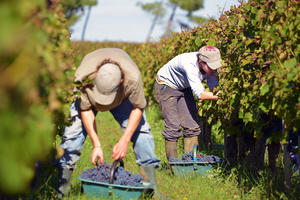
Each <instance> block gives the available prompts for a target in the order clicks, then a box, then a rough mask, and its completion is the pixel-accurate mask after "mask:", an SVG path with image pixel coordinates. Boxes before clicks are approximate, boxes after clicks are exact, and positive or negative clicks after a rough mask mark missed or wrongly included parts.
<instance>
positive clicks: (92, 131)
mask: <svg viewBox="0 0 300 200" xmlns="http://www.w3.org/2000/svg"><path fill="white" fill-rule="evenodd" d="M81 119H82V123H83V125H84V127H85V130H86V132H87V133H88V135H89V136H90V138H91V141H92V143H93V151H92V154H91V160H92V163H93V164H94V165H96V164H97V160H98V159H99V160H100V163H103V161H104V157H103V151H102V148H101V145H100V141H99V138H98V135H97V129H96V121H95V114H94V112H93V111H92V109H89V110H85V111H81Z"/></svg>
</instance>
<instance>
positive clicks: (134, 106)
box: [58, 48, 160, 196]
mask: <svg viewBox="0 0 300 200" xmlns="http://www.w3.org/2000/svg"><path fill="white" fill-rule="evenodd" d="M75 81H76V82H79V83H80V85H81V86H80V87H79V88H78V89H79V90H80V94H81V95H80V98H78V99H77V100H76V101H75V102H74V103H72V105H71V119H72V120H73V123H72V125H71V126H69V127H66V128H65V132H64V136H63V138H62V142H61V147H62V148H63V149H64V155H63V156H62V157H61V158H60V159H59V160H58V167H59V185H58V193H59V194H60V195H61V196H64V195H66V194H67V193H68V191H69V189H70V181H71V177H72V172H73V169H74V168H75V163H76V162H77V161H78V160H79V157H80V152H81V149H82V146H83V143H84V141H85V139H86V136H87V134H88V135H89V136H90V138H91V141H92V144H93V150H92V152H91V161H92V163H93V164H94V165H97V163H98V162H100V163H102V162H103V161H104V156H103V149H102V146H101V143H100V140H99V138H98V135H97V129H96V123H95V116H96V113H97V112H98V111H101V112H103V111H110V112H111V113H112V115H113V116H114V118H115V119H116V120H117V122H118V123H119V124H120V125H121V127H122V128H123V131H124V132H123V135H122V136H121V138H120V139H119V141H118V142H117V143H116V144H115V145H114V147H113V149H112V158H113V159H114V160H118V159H123V158H124V157H125V156H126V154H127V150H128V145H129V142H130V141H131V142H133V149H134V153H135V156H136V163H137V164H138V165H139V167H140V172H141V175H142V176H143V178H144V181H145V182H151V183H153V184H154V188H153V189H154V195H156V194H157V195H158V196H159V195H160V193H159V192H158V190H157V187H156V180H155V171H154V168H156V167H157V166H158V164H159V162H160V160H159V159H158V158H157V157H156V155H155V152H154V140H153V136H152V134H151V132H150V125H149V124H148V122H147V119H146V115H145V111H144V108H145V107H146V99H145V96H144V90H143V83H142V77H141V75H140V71H139V69H138V67H137V65H136V64H135V63H134V62H133V61H132V59H131V58H130V57H129V55H128V54H127V53H126V52H124V51H123V50H121V49H117V48H103V49H98V50H95V51H93V52H91V53H89V54H87V55H86V56H85V57H84V58H83V60H82V62H81V64H80V66H79V67H78V69H77V70H76V73H75ZM112 134H113V133H112Z"/></svg>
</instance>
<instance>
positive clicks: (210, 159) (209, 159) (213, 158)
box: [169, 151, 223, 163]
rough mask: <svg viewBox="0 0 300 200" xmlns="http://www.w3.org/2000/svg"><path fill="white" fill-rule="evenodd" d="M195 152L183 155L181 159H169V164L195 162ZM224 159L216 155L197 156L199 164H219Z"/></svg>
mask: <svg viewBox="0 0 300 200" xmlns="http://www.w3.org/2000/svg"><path fill="white" fill-rule="evenodd" d="M193 161H194V159H193V151H190V152H187V153H184V154H182V156H181V158H173V157H170V158H169V162H193ZM222 161H223V160H222V158H219V157H218V156H214V155H204V154H202V153H200V154H197V162H210V163H215V162H216V163H217V162H222Z"/></svg>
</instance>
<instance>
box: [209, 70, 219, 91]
mask: <svg viewBox="0 0 300 200" xmlns="http://www.w3.org/2000/svg"><path fill="white" fill-rule="evenodd" d="M206 81H207V85H208V87H209V89H210V90H211V91H212V90H213V89H214V88H215V87H217V86H218V85H219V80H218V77H217V73H216V72H214V73H213V74H210V75H207V77H206Z"/></svg>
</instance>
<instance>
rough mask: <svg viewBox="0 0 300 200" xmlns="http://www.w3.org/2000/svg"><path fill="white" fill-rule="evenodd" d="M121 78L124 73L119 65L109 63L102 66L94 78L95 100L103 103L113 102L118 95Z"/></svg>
mask: <svg viewBox="0 0 300 200" xmlns="http://www.w3.org/2000/svg"><path fill="white" fill-rule="evenodd" d="M121 78H122V73H121V70H120V68H119V67H118V66H117V65H115V64H111V63H107V64H104V65H103V66H101V67H100V69H99V70H98V73H97V76H96V78H95V79H94V84H95V87H94V89H93V91H94V95H95V101H96V102H97V103H99V104H101V105H109V104H111V103H112V102H113V101H114V99H115V97H116V94H117V91H118V89H119V86H120V81H121Z"/></svg>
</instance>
